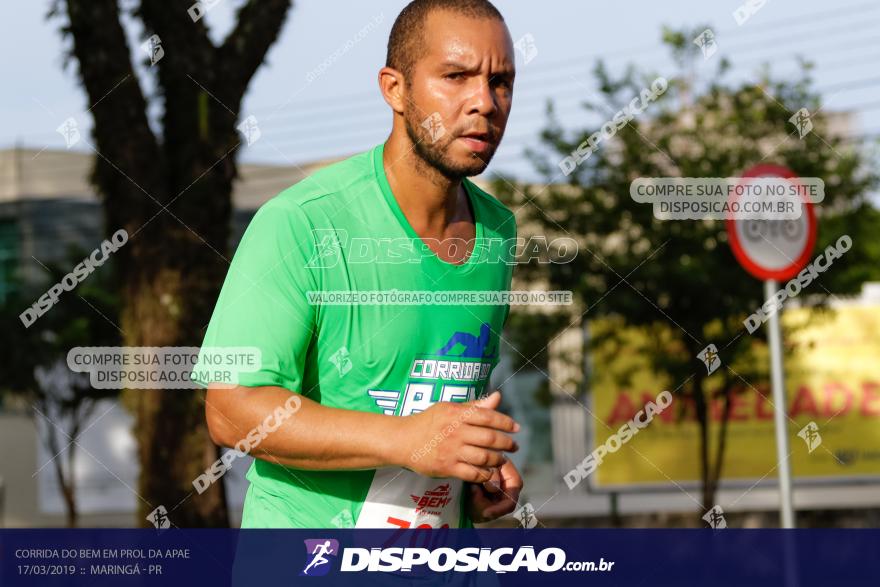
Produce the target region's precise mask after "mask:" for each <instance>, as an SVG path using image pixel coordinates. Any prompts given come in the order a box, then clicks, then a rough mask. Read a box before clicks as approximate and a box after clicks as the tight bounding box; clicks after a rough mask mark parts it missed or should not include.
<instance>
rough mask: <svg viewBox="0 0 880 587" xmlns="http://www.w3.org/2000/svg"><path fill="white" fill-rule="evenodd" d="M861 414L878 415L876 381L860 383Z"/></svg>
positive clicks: (879, 396)
mask: <svg viewBox="0 0 880 587" xmlns="http://www.w3.org/2000/svg"><path fill="white" fill-rule="evenodd" d="M862 415H863V416H880V383H878V382H877V381H865V382H864V383H862Z"/></svg>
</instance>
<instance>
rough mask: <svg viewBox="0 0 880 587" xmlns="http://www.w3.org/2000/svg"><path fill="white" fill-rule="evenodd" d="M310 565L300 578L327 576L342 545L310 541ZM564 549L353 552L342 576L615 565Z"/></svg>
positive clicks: (348, 551)
mask: <svg viewBox="0 0 880 587" xmlns="http://www.w3.org/2000/svg"><path fill="white" fill-rule="evenodd" d="M305 542H306V551H307V552H308V553H309V555H308V557H309V558H308V562H307V563H306V567H305V568H304V569H303V571H302V573H300V575H305V576H310V577H313V576H318V575H325V574H327V572H328V571H329V569H330V566H331V565H330V564H329V563H330V559H329V558H327V557H328V556H334V557H335V556H336V555H337V553H338V551H339V544H338V542H337V541H336V540H331V539H320V540H306V541H305ZM565 559H566V554H565V551H564V550H562V549H561V548H553V547H551V548H544V549H542V550H540V551H537V552H536V551H535V548H534V547H533V546H520V547H518V548H515V549H514V548H510V547H501V548H478V547H465V548H448V547H441V548H401V547H391V548H378V547H377V548H354V547H352V548H349V547H346V548H344V549H343V552H342V560H341V562H340V566H339V570H340V571H341V572H359V571H366V572H380V573H395V572H410V571H412V570H413V567H421V568H422V569H425V568H426V569H427V570H429V571H432V572H437V573H445V572H448V571H456V572H460V573H466V572H474V571H476V572H487V571H493V572H495V573H514V572H517V571H532V572H535V571H542V572H546V573H552V572H555V571H559V570H563V571H610V570H611V569H612V567H613V566H614V562H613V561H606V560H605V559H604V558H603V559H600V560H599V562H598V563H597V562H595V561H583V562H582V561H570V562H566V560H565Z"/></svg>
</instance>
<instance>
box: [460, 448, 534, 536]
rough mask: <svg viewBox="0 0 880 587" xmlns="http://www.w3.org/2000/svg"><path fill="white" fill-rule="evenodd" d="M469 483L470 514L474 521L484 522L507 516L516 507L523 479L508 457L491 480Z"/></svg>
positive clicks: (468, 504) (468, 503)
mask: <svg viewBox="0 0 880 587" xmlns="http://www.w3.org/2000/svg"><path fill="white" fill-rule="evenodd" d="M467 485H468V487H467V491H468V493H469V494H468V496H467V497H468V502H467V506H468V515H469V516H470V518H471V520H472V521H473V522H474V523H483V522H491V521H492V520H495V519H497V518H500V517H501V516H506V515H507V514H509V513H511V512H513V511H514V510H515V509H516V504H517V502H518V501H519V493H520V491H522V486H523V480H522V477H521V476H520V474H519V471H517V470H516V467H515V466H514V465H513V463H512V462H511V461H510V459H508V460H507V462H505V463H504V464H503V465H501V467H499V468H498V469H495V472H494V473H493V475H492V479H490V480H489V481H486V482H485V483H468V484H467Z"/></svg>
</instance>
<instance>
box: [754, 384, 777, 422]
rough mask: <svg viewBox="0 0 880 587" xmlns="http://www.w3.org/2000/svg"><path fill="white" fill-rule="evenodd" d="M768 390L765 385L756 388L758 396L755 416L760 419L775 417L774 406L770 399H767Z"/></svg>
mask: <svg viewBox="0 0 880 587" xmlns="http://www.w3.org/2000/svg"><path fill="white" fill-rule="evenodd" d="M767 393H768V390H767V388H765V387H759V388H757V389H756V390H755V395H757V396H758V397H757V398H756V406H755V418H757V419H758V420H772V419H773V406H772V405H770V400H769V399H767Z"/></svg>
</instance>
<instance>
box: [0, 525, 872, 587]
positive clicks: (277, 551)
mask: <svg viewBox="0 0 880 587" xmlns="http://www.w3.org/2000/svg"><path fill="white" fill-rule="evenodd" d="M540 580H550V581H552V582H553V586H554V587H559V586H563V585H626V586H633V587H634V586H638V585H676V586H682V585H701V586H703V585H713V586H717V585H737V586H739V585H747V586H748V587H760V586H763V585H768V586H770V585H772V586H774V587H775V586H779V585H785V586H792V587H794V586H804V587H806V586H813V585H816V586H820V585H821V586H822V587H827V586H828V585H843V584H880V530H842V529H833V530H832V529H828V530H824V529H823V530H818V529H817V530H736V529H724V530H683V529H680V530H665V529H664V530H610V529H609V530H604V529H603V530H586V529H566V530H556V529H540V530H537V529H531V530H501V529H495V530H428V529H425V530H398V531H388V530H323V529H320V530H195V529H179V528H174V529H167V530H134V529H127V530H110V529H100V530H68V529H63V530H62V529H57V530H56V529H53V530H48V529H47V530H0V585H3V586H4V587H6V586H13V585H33V586H41V587H42V586H44V585H49V586H55V585H57V586H62V585H89V586H101V585H113V586H129V585H131V586H136V585H162V586H166V587H167V586H168V585H199V586H201V585H206V586H207V585H210V586H211V587H216V586H219V585H242V586H245V585H246V586H258V585H271V586H272V587H279V586H281V585H310V584H313V585H322V586H330V585H352V584H356V585H358V586H359V587H362V586H367V585H420V586H428V585H474V586H476V585H480V586H482V585H487V586H488V585H533V584H535V582H536V581H540Z"/></svg>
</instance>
